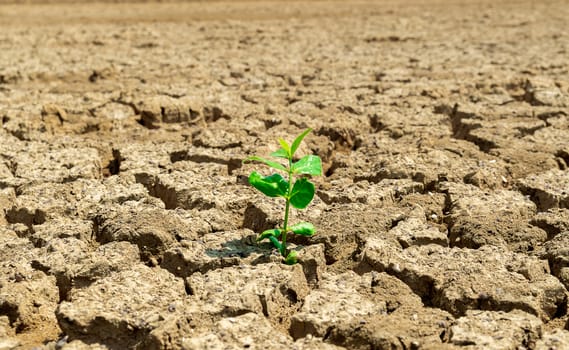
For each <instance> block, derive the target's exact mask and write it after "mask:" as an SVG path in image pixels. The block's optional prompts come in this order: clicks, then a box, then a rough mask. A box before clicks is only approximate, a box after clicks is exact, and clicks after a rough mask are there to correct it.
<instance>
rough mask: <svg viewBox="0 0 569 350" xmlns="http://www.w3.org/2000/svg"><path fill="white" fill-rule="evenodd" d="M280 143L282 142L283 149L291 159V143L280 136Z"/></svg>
mask: <svg viewBox="0 0 569 350" xmlns="http://www.w3.org/2000/svg"><path fill="white" fill-rule="evenodd" d="M279 143H280V144H281V147H282V149H283V150H284V151H285V152H286V158H287V159H291V158H292V153H291V152H290V145H289V144H288V143H287V142H286V141H285V140H284V139H281V138H279Z"/></svg>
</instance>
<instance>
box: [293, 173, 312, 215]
mask: <svg viewBox="0 0 569 350" xmlns="http://www.w3.org/2000/svg"><path fill="white" fill-rule="evenodd" d="M312 198H314V184H313V183H312V182H310V181H308V180H307V179H305V178H302V179H298V180H297V181H296V182H295V183H294V186H293V187H292V192H291V195H290V204H292V206H293V207H295V208H297V209H304V208H306V207H307V206H308V204H309V203H310V202H311V201H312Z"/></svg>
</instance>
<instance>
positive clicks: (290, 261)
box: [285, 250, 298, 265]
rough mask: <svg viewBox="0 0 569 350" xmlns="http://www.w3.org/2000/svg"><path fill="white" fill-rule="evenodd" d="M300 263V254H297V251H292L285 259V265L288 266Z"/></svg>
mask: <svg viewBox="0 0 569 350" xmlns="http://www.w3.org/2000/svg"><path fill="white" fill-rule="evenodd" d="M297 262H298V254H297V253H296V251H295V250H292V251H291V252H290V253H288V255H287V256H286V259H285V264H287V265H294V264H296V263H297Z"/></svg>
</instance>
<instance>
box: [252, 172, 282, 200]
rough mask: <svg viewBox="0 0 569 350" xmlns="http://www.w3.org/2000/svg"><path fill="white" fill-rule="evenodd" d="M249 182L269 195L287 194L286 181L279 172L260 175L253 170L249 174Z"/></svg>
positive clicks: (279, 195)
mask: <svg viewBox="0 0 569 350" xmlns="http://www.w3.org/2000/svg"><path fill="white" fill-rule="evenodd" d="M249 183H250V184H251V186H253V187H255V188H256V189H258V190H259V191H261V192H263V193H264V194H265V195H267V196H269V197H285V196H286V195H287V194H288V188H289V184H288V181H286V180H285V179H284V178H283V177H282V176H281V175H279V174H273V175H270V176H267V177H262V176H261V174H259V173H258V172H256V171H253V172H252V173H251V175H249Z"/></svg>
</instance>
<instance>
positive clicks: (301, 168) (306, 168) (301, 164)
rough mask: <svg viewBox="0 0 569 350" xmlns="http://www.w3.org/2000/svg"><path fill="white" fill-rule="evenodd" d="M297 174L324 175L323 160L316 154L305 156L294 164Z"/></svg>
mask: <svg viewBox="0 0 569 350" xmlns="http://www.w3.org/2000/svg"><path fill="white" fill-rule="evenodd" d="M292 172H293V173H295V174H309V175H322V160H321V159H320V157H318V156H315V155H312V154H310V155H308V156H304V157H302V158H300V159H299V161H298V162H296V163H294V164H293V166H292Z"/></svg>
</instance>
